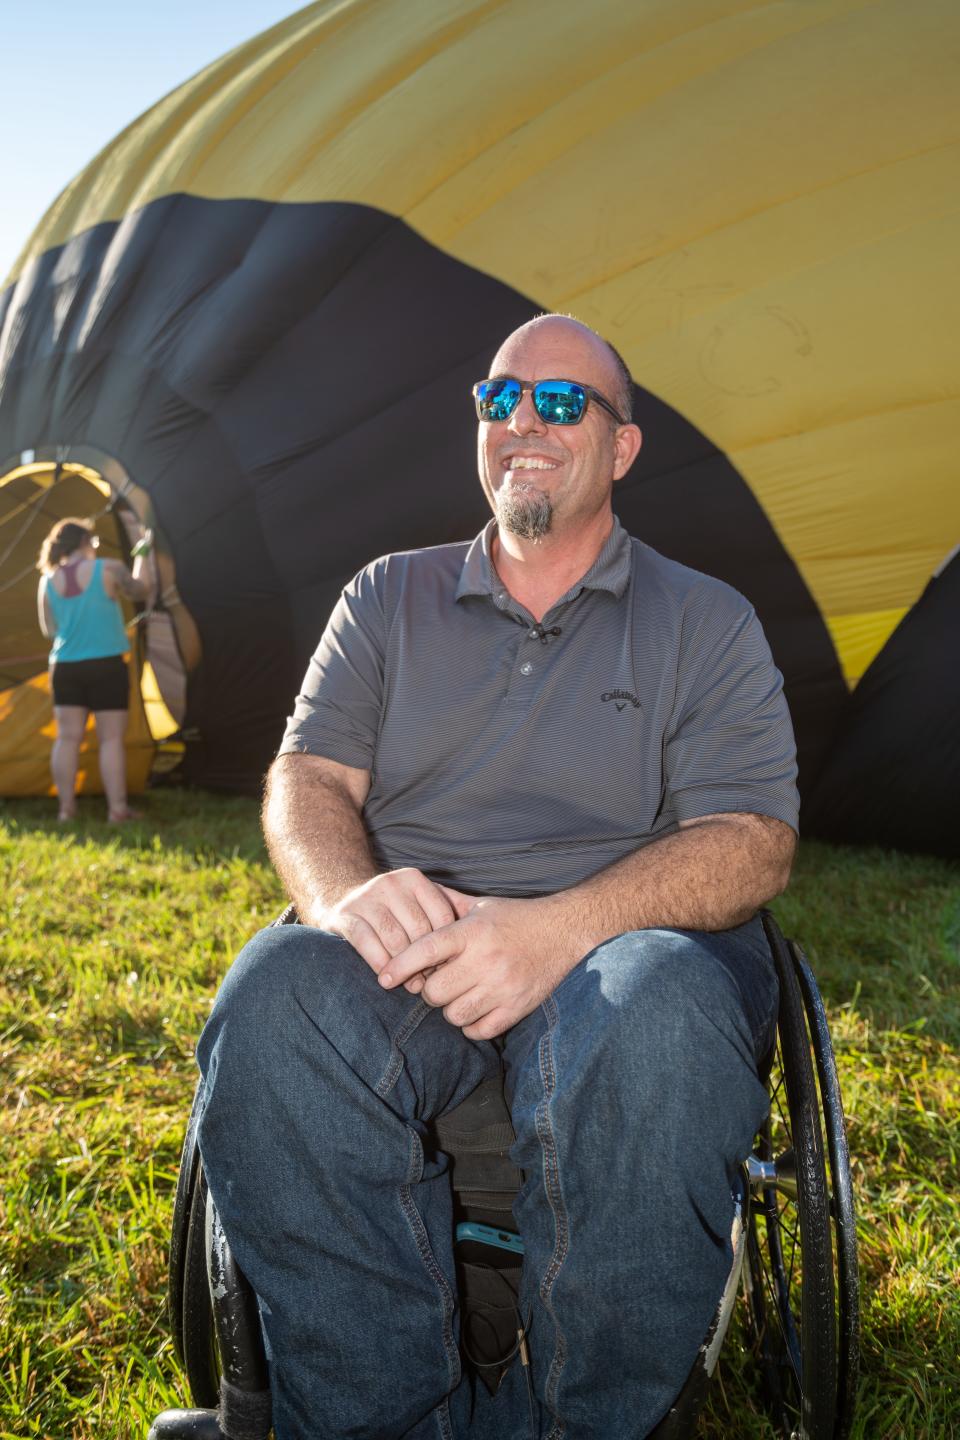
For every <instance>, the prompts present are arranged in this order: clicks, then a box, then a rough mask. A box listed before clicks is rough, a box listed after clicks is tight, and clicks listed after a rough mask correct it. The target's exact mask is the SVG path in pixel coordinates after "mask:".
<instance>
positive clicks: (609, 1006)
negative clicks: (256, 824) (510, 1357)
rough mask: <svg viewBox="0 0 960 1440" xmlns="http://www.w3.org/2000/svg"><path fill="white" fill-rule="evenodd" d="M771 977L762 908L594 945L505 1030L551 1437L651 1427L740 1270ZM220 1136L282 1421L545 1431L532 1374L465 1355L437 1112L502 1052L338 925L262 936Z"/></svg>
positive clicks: (219, 1182)
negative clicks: (735, 1193)
mask: <svg viewBox="0 0 960 1440" xmlns="http://www.w3.org/2000/svg"><path fill="white" fill-rule="evenodd" d="M776 1009H777V984H776V976H775V973H774V968H773V962H772V960H771V957H770V954H769V950H768V947H767V944H766V940H765V937H764V935H763V931H762V927H761V924H760V921H759V920H757V919H754V920H752V921H750V922H749V923H747V924H746V925H742V926H740V927H738V928H737V929H735V930H729V931H724V932H721V933H718V934H704V933H700V932H694V931H681V930H643V931H636V932H633V933H630V934H626V935H620V936H618V937H616V938H615V939H613V940H609V941H607V942H606V943H605V944H603V945H600V946H598V948H597V949H596V950H594V951H592V952H591V953H590V954H589V955H587V956H586V957H585V958H584V959H583V960H581V962H580V963H579V964H578V965H577V966H576V968H575V969H574V970H572V971H571V972H570V974H569V975H567V977H566V978H565V979H564V981H563V982H562V984H561V985H560V986H558V988H557V989H556V991H555V992H554V993H553V994H552V995H551V996H549V997H548V998H547V1000H546V1001H545V1002H544V1003H543V1005H542V1006H540V1007H539V1009H537V1010H536V1011H534V1012H533V1013H532V1014H531V1015H528V1016H527V1017H526V1019H525V1020H522V1021H521V1022H520V1024H518V1025H517V1026H515V1027H514V1028H513V1029H512V1030H511V1031H510V1032H509V1033H508V1034H507V1036H506V1037H504V1041H503V1045H502V1049H503V1064H504V1068H505V1073H506V1094H507V1099H508V1103H509V1104H510V1108H511V1112H512V1115H513V1124H514V1129H515V1131H516V1135H517V1140H516V1145H515V1146H514V1148H513V1151H512V1155H513V1158H514V1160H515V1162H516V1164H517V1165H518V1166H519V1167H520V1168H521V1169H522V1170H523V1171H524V1172H525V1174H526V1177H527V1178H526V1181H525V1184H524V1186H523V1189H522V1191H521V1193H520V1196H519V1198H518V1200H517V1202H516V1205H515V1207H514V1212H515V1216H516V1221H517V1225H518V1228H519V1230H520V1232H521V1233H522V1235H523V1239H524V1245H525V1259H524V1270H523V1280H522V1290H521V1305H522V1312H523V1314H524V1315H525V1316H526V1315H527V1314H528V1313H529V1314H530V1315H531V1317H532V1323H531V1328H530V1352H531V1366H532V1376H533V1387H534V1393H535V1396H536V1410H537V1415H536V1427H537V1435H538V1436H539V1437H544V1440H561V1437H567V1440H610V1437H611V1436H617V1437H618V1440H634V1437H636V1440H641V1437H643V1436H645V1435H647V1434H648V1432H649V1431H650V1429H651V1428H652V1427H653V1426H654V1425H655V1424H656V1422H657V1421H658V1420H659V1418H660V1417H661V1416H662V1415H663V1414H664V1413H665V1412H666V1410H667V1408H668V1407H669V1405H670V1404H671V1402H672V1401H673V1399H674V1398H675V1396H676V1394H677V1392H678V1391H679V1389H680V1387H681V1386H682V1384H683V1382H684V1380H685V1378H686V1376H687V1373H688V1371H689V1370H690V1367H691V1365H692V1364H693V1361H694V1358H695V1355H696V1353H697V1349H698V1347H699V1345H700V1343H701V1341H702V1340H703V1338H704V1335H705V1333H706V1330H707V1328H708V1325H709V1323H710V1321H711V1319H712V1317H713V1313H714V1311H715V1309H716V1306H717V1302H718V1299H719V1296H720V1292H721V1290H722V1289H723V1285H724V1281H725V1279H726V1276H727V1273H728V1270H729V1266H730V1262H731V1250H730V1228H731V1220H732V1216H733V1203H732V1199H731V1185H732V1183H733V1180H734V1176H735V1172H736V1169H737V1166H738V1164H739V1163H740V1161H742V1159H743V1158H744V1157H745V1156H746V1155H747V1153H748V1152H749V1150H750V1148H751V1144H752V1140H753V1136H754V1134H755V1132H756V1130H757V1128H758V1126H759V1124H760V1123H761V1121H762V1119H763V1117H764V1115H765V1114H766V1111H767V1096H766V1092H765V1090H764V1087H763V1086H762V1085H761V1083H760V1081H759V1079H758V1078H757V1059H758V1057H759V1056H760V1055H761V1054H762V1052H763V1051H764V1050H765V1049H766V1048H767V1046H768V1045H769V1043H770V1040H771V1038H772V1035H773V1030H774V1025H775V1016H776ZM198 1059H199V1062H200V1067H201V1070H202V1071H203V1074H204V1077H205V1108H204V1111H203V1116H202V1120H201V1124H200V1131H199V1135H200V1149H201V1152H202V1155H203V1161H204V1167H205V1169H206V1173H207V1177H208V1180H209V1184H210V1189H211V1191H212V1193H213V1197H214V1200H215V1201H216V1204H217V1207H218V1210H219V1212H220V1216H221V1219H222V1222H223V1226H224V1230H225V1232H226V1234H227V1237H228V1238H229V1240H230V1242H231V1245H232V1247H233V1250H234V1253H235V1255H236V1257H237V1259H238V1261H239V1263H240V1265H241V1267H242V1268H243V1270H244V1271H245V1273H246V1274H247V1276H248V1278H249V1279H250V1281H251V1283H252V1285H253V1287H254V1289H255V1290H256V1292H257V1295H258V1296H259V1298H260V1304H261V1313H262V1316H263V1326H264V1334H265V1340H266V1344H267V1353H268V1359H269V1361H270V1367H271V1388H272V1390H273V1394H274V1424H275V1430H276V1436H277V1440H328V1437H338V1436H354V1437H365V1440H394V1437H401V1436H403V1437H406V1440H454V1437H460V1436H463V1435H466V1434H469V1435H470V1436H471V1440H473V1437H477V1440H530V1422H529V1418H528V1411H527V1401H526V1398H525V1390H524V1389H523V1378H522V1372H521V1369H520V1366H519V1365H518V1364H516V1363H515V1364H514V1365H513V1366H512V1367H511V1370H510V1372H509V1373H508V1375H507V1379H506V1381H505V1382H504V1384H503V1385H502V1386H501V1389H500V1390H499V1391H498V1393H497V1395H496V1396H495V1397H492V1398H491V1397H490V1396H488V1395H487V1393H486V1391H485V1390H483V1387H481V1386H474V1385H471V1384H470V1383H468V1380H467V1378H465V1377H464V1376H463V1374H462V1369H461V1359H460V1354H459V1351H458V1344H457V1342H458V1311H457V1300H456V1284H455V1278H454V1274H455V1272H454V1260H453V1250H452V1229H453V1225H452V1208H451V1195H450V1185H449V1179H448V1174H447V1166H446V1161H445V1158H444V1157H443V1156H442V1155H438V1154H435V1153H433V1152H431V1150H430V1148H429V1142H428V1139H427V1126H428V1122H429V1121H430V1120H432V1119H433V1118H434V1117H436V1116H438V1115H442V1114H444V1113H445V1112H447V1111H449V1110H451V1109H452V1108H453V1107H454V1106H456V1105H457V1104H459V1102H460V1101H461V1100H463V1099H464V1098H465V1097H466V1096H467V1095H468V1094H469V1093H470V1091H471V1090H473V1089H474V1088H475V1087H476V1086H477V1085H478V1084H479V1083H480V1081H481V1080H483V1079H485V1078H486V1077H488V1076H490V1075H492V1074H494V1073H495V1072H496V1070H497V1067H498V1066H499V1064H500V1063H501V1057H500V1054H499V1051H498V1047H497V1046H495V1045H494V1044H492V1043H491V1042H490V1041H473V1040H468V1039H466V1038H465V1036H464V1035H463V1033H462V1032H461V1031H460V1030H459V1029H457V1028H456V1027H454V1026H452V1025H450V1024H449V1023H448V1022H447V1021H446V1020H444V1018H443V1015H442V1014H441V1012H440V1011H438V1010H433V1009H431V1008H430V1007H429V1006H428V1005H426V1004H425V1003H424V1002H423V1001H422V1000H420V999H418V998H417V997H415V996H412V995H410V994H408V993H407V992H406V991H404V990H402V989H401V990H392V991H387V990H383V989H381V988H380V986H379V985H378V984H377V980H376V977H375V976H374V974H373V973H372V972H371V971H370V970H369V969H368V967H367V966H366V965H365V964H364V962H363V961H362V960H361V959H360V957H359V956H358V955H357V954H356V952H355V951H354V950H353V949H352V948H351V947H350V946H349V945H348V944H347V943H346V942H345V941H344V940H342V939H341V938H340V937H339V936H336V935H331V934H328V933H326V932H324V931H321V930H315V929H311V928H308V927H306V926H286V927H277V928H274V929H269V930H264V931H262V932H261V933H260V934H259V935H257V936H256V937H255V938H254V939H253V940H252V941H251V943H250V944H249V945H247V946H246V947H245V949H244V950H243V951H242V952H241V954H240V955H239V957H238V958H237V960H236V962H235V964H234V966H233V967H232V969H231V970H230V972H229V974H228V975H227V977H226V979H225V981H224V983H223V987H222V989H221V991H220V994H219V996H218V998H217V1001H216V1004H215V1006H214V1010H213V1013H212V1014H211V1017H210V1020H209V1022H208V1024H207V1026H206V1029H205V1030H204V1032H203V1036H202V1038H201V1041H200V1044H199V1047H198Z"/></svg>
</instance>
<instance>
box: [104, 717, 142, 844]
mask: <svg viewBox="0 0 960 1440" xmlns="http://www.w3.org/2000/svg"><path fill="white" fill-rule="evenodd" d="M95 718H96V721H97V741H98V743H99V746H100V778H101V779H102V781H103V789H104V792H105V794H106V797H107V818H108V820H115V821H116V820H129V819H132V818H134V813H133V811H132V810H131V809H130V808H129V806H128V805H127V752H126V750H125V749H124V744H123V740H124V736H125V735H126V733H127V711H126V710H97V711H96V714H95Z"/></svg>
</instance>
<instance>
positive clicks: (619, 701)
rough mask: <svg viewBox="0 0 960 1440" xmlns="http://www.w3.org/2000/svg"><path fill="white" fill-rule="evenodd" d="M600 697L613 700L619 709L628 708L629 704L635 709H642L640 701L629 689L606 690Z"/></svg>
mask: <svg viewBox="0 0 960 1440" xmlns="http://www.w3.org/2000/svg"><path fill="white" fill-rule="evenodd" d="M600 699H601V700H612V701H613V703H614V705H616V707H617V709H618V710H626V708H627V706H628V705H632V706H633V708H634V710H639V709H641V705H640V701H639V700H638V699H637V697H636V695H633V694H631V692H630V691H629V690H604V692H603V694H602V695H601V696H600Z"/></svg>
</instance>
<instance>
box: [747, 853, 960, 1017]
mask: <svg viewBox="0 0 960 1440" xmlns="http://www.w3.org/2000/svg"><path fill="white" fill-rule="evenodd" d="M771 908H772V909H773V910H774V911H775V913H776V915H777V919H778V920H779V921H780V924H781V925H782V927H783V929H784V931H785V933H786V934H788V935H790V936H792V938H793V939H795V940H797V941H798V942H799V944H800V945H801V947H802V948H803V950H804V951H805V952H806V954H807V956H808V958H809V960H810V963H811V965H812V966H813V970H814V973H815V974H816V976H817V981H818V983H819V985H820V988H821V991H822V993H823V996H824V1000H825V1001H826V1003H827V1004H828V1005H829V1006H831V1007H835V1008H842V1007H844V1006H851V1007H852V1008H853V1009H854V1010H855V1011H856V1012H857V1013H858V1014H860V1015H861V1016H863V1017H864V1018H865V1019H867V1020H869V1021H870V1023H871V1025H872V1026H874V1027H875V1028H878V1029H881V1030H909V1031H917V1032H923V1033H926V1034H929V1035H932V1036H936V1037H937V1038H939V1039H941V1040H944V1041H946V1042H947V1043H949V1044H952V1045H954V1046H960V865H957V864H955V863H953V862H951V861H948V860H942V859H937V858H935V857H931V856H923V855H906V854H903V853H901V852H898V851H892V850H881V849H878V848H864V847H858V848H854V847H849V848H847V847H840V846H834V845H826V844H823V843H817V842H807V843H805V844H803V845H802V846H801V848H800V855H799V858H798V861H797V865H796V868H795V870H794V876H793V879H792V881H791V884H790V888H789V890H788V891H787V893H786V894H785V895H782V896H780V897H779V898H778V899H777V900H776V901H775V902H774V904H773V905H772V907H771Z"/></svg>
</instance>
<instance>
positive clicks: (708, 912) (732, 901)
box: [540, 815, 796, 954]
mask: <svg viewBox="0 0 960 1440" xmlns="http://www.w3.org/2000/svg"><path fill="white" fill-rule="evenodd" d="M795 848H796V837H795V835H794V832H793V831H792V830H791V829H790V827H789V826H788V825H785V824H783V822H782V821H779V820H773V819H770V818H769V817H767V816H763V815H717V816H706V817H704V819H703V820H701V821H698V822H696V823H695V824H692V825H688V826H685V827H684V828H682V829H680V830H677V831H675V832H674V833H673V834H672V835H667V836H665V837H664V838H663V839H662V840H655V841H653V842H652V843H651V844H650V845H646V846H644V847H643V849H641V850H636V851H634V852H633V854H632V855H627V856H625V857H624V859H622V860H618V861H617V862H616V864H614V865H611V866H609V867H608V868H607V869H606V870H601V871H600V872H599V874H597V875H593V876H591V878H590V879H589V880H585V881H583V882H582V883H581V884H580V885H576V886H574V887H573V888H572V889H570V890H564V891H561V892H559V893H558V894H557V895H552V896H548V897H546V898H545V900H544V901H543V902H540V903H542V904H543V906H544V909H545V916H549V917H550V919H552V920H554V921H555V922H557V924H558V925H559V927H560V928H562V929H563V930H566V929H567V927H569V931H570V933H571V939H572V940H573V943H574V946H575V947H576V946H579V945H580V944H582V945H583V949H582V950H581V951H580V953H581V954H585V953H586V952H587V950H590V949H592V948H593V947H594V946H595V945H598V944H600V943H601V941H603V940H606V939H609V938H610V937H611V936H612V935H618V934H622V933H624V932H625V931H628V930H647V929H659V928H669V929H678V930H727V929H729V928H730V927H732V926H734V925H739V924H742V923H743V922H744V921H745V920H748V919H749V918H750V916H751V915H753V914H754V913H755V911H756V910H757V909H758V908H759V907H760V906H761V905H763V904H764V903H765V902H766V901H767V900H770V899H772V898H773V896H774V895H778V894H779V893H780V892H781V890H783V889H784V888H785V886H786V884H787V881H788V879H789V876H790V866H791V863H792V860H793V854H794V851H795Z"/></svg>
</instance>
